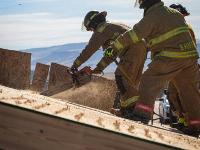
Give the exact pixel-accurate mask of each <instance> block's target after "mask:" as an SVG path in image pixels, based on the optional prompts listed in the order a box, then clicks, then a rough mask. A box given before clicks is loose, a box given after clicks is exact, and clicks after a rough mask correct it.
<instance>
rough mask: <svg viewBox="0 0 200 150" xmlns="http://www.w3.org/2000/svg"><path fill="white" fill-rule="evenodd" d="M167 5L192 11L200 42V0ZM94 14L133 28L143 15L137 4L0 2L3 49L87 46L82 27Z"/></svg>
mask: <svg viewBox="0 0 200 150" xmlns="http://www.w3.org/2000/svg"><path fill="white" fill-rule="evenodd" d="M163 1H164V2H165V5H167V6H168V5H170V4H172V3H181V4H182V5H184V6H185V7H186V8H187V9H188V11H189V12H190V13H191V15H190V16H189V17H187V18H186V20H187V22H188V23H189V24H191V25H192V27H193V29H194V31H195V34H196V37H197V39H200V9H199V6H200V0H163ZM90 10H98V11H107V12H108V15H107V19H108V20H109V21H111V22H122V23H125V24H127V25H129V26H133V25H134V24H135V23H137V22H138V21H139V20H140V19H141V18H142V15H143V11H142V10H140V9H139V8H137V7H134V0H0V48H7V49H13V50H24V49H30V48H39V47H49V46H55V45H62V44H67V43H79V42H87V41H88V40H89V38H90V36H91V34H92V33H91V32H86V31H85V32H84V31H81V24H82V21H83V19H84V16H85V15H86V14H87V12H88V11H90Z"/></svg>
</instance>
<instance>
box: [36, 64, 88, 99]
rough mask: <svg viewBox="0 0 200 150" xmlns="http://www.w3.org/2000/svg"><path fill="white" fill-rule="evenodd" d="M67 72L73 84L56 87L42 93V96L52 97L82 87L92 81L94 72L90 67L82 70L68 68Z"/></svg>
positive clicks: (68, 83) (67, 83)
mask: <svg viewBox="0 0 200 150" xmlns="http://www.w3.org/2000/svg"><path fill="white" fill-rule="evenodd" d="M67 72H68V73H69V74H70V75H71V78H72V82H66V83H63V84H61V85H58V86H55V87H54V88H51V89H48V90H45V91H42V92H41V93H40V94H41V95H45V96H51V95H54V94H56V93H59V92H62V91H65V90H67V89H69V88H72V87H73V88H76V87H80V86H81V85H84V84H86V83H87V82H89V81H91V77H92V70H91V69H90V67H89V66H86V67H84V68H82V69H81V70H78V69H76V68H75V69H74V68H73V69H70V68H67Z"/></svg>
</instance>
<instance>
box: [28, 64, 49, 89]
mask: <svg viewBox="0 0 200 150" xmlns="http://www.w3.org/2000/svg"><path fill="white" fill-rule="evenodd" d="M49 67H50V66H49V65H45V64H41V63H37V64H36V67H35V71H34V76H33V81H32V85H31V89H32V90H36V91H43V90H44V88H45V84H46V80H47V76H48V73H49Z"/></svg>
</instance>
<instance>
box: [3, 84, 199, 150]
mask: <svg viewBox="0 0 200 150" xmlns="http://www.w3.org/2000/svg"><path fill="white" fill-rule="evenodd" d="M37 126H39V127H37ZM35 127H37V128H35ZM45 129H48V130H47V131H48V132H45ZM74 129H75V130H74ZM32 130H33V131H32ZM38 132H39V133H38ZM52 132H53V133H52ZM41 133H48V134H44V135H45V136H44V137H43V134H41ZM49 133H51V134H49ZM54 137H55V138H54ZM29 138H30V139H31V140H30V139H29ZM32 138H33V139H32ZM41 139H42V141H43V142H44V143H46V145H51V144H52V143H51V142H55V141H56V142H57V144H58V145H59V146H60V145H64V146H65V143H67V144H68V145H67V146H68V147H70V148H71V147H72V149H81V148H82V149H98V148H99V149H111V150H112V149H113V150H114V149H117V148H118V147H119V149H122V150H124V149H130V147H131V149H137V148H139V149H142V148H146V149H151V148H152V147H153V148H154V149H155V148H156V149H164V148H173V147H176V148H182V149H196V150H199V149H200V139H196V138H194V137H190V136H186V135H183V134H179V133H175V132H172V130H170V129H167V128H166V129H165V128H164V127H161V126H160V127H158V128H155V127H152V126H150V125H148V126H147V125H143V124H141V123H138V122H135V121H131V120H127V119H123V118H120V117H116V116H114V115H112V114H110V113H109V112H105V111H101V110H98V109H94V108H90V107H86V106H83V105H78V104H75V103H71V102H64V101H61V100H58V99H54V98H49V97H46V96H42V95H38V94H37V93H34V92H31V91H23V90H15V89H11V88H8V87H4V86H0V145H1V143H3V146H4V147H5V146H8V147H9V145H11V146H12V145H14V146H21V147H20V149H23V146H24V145H22V144H21V145H17V143H20V142H21V143H22V142H23V141H26V140H28V141H27V143H28V145H27V146H29V145H30V146H31V147H30V148H28V149H37V148H38V147H37V148H35V147H34V145H31V142H33V143H38V144H41V147H42V148H43V149H44V148H45V149H46V147H44V146H43V144H42V143H40V142H39V141H38V140H40V141H41ZM29 140H30V141H29ZM46 140H47V141H46ZM63 140H64V142H62V141H63ZM84 140H86V141H84ZM69 141H70V142H69ZM74 141H75V142H74ZM138 141H139V142H138ZM90 142H92V143H90ZM135 142H136V143H135ZM74 143H75V144H74ZM99 143H100V144H99ZM131 143H132V144H131ZM53 144H55V143H53ZM53 144H52V145H51V146H50V148H51V147H54V149H59V148H60V147H59V146H57V147H58V148H55V146H53ZM146 144H147V145H146ZM149 144H150V145H149ZM151 144H153V145H157V146H158V147H154V146H152V145H151ZM95 145H96V146H97V148H95ZM27 146H26V147H25V148H24V149H27ZM36 146H37V145H36ZM102 146H105V147H102ZM129 146H130V147H129ZM142 146H143V147H142ZM160 146H161V148H160ZM168 146H169V147H168ZM133 147H136V148H133ZM163 147H164V148H163ZM0 148H1V147H0ZM47 148H49V147H47ZM61 148H62V147H61ZM61 148H60V149H61ZM8 149H9V148H8ZM11 149H12V148H11ZM117 150H118V149H117Z"/></svg>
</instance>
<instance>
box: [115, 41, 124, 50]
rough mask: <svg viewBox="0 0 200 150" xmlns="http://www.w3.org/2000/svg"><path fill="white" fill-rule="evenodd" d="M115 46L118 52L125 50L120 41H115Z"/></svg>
mask: <svg viewBox="0 0 200 150" xmlns="http://www.w3.org/2000/svg"><path fill="white" fill-rule="evenodd" d="M113 45H114V46H115V47H116V48H117V49H118V50H120V49H123V48H124V46H123V44H121V43H120V41H119V40H118V39H116V40H115V42H114V43H113Z"/></svg>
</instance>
